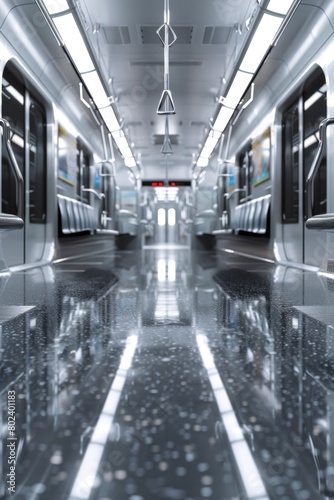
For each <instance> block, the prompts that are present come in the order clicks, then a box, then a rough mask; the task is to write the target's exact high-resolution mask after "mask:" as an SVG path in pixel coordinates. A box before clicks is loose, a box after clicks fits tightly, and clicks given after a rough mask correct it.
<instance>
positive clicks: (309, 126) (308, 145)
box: [303, 71, 327, 216]
mask: <svg viewBox="0 0 334 500" xmlns="http://www.w3.org/2000/svg"><path fill="white" fill-rule="evenodd" d="M319 72H320V71H319ZM303 101H304V106H303V109H304V137H303V139H304V142H303V146H304V183H305V181H306V178H307V175H308V173H309V171H310V168H311V166H312V163H313V160H314V158H315V155H316V152H317V149H318V145H319V125H320V122H321V121H322V120H324V119H325V118H326V116H327V93H326V82H325V77H324V74H323V73H322V71H321V73H320V74H317V75H316V77H313V78H312V79H311V80H310V81H309V82H307V84H306V89H305V92H304V95H303ZM305 201H306V200H305ZM326 212H327V161H326V151H325V152H324V155H323V158H322V162H321V165H320V168H319V170H318V173H317V175H316V177H315V181H314V200H313V207H312V214H308V215H309V216H311V215H319V214H324V213H326Z"/></svg>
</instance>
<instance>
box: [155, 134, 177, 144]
mask: <svg viewBox="0 0 334 500" xmlns="http://www.w3.org/2000/svg"><path fill="white" fill-rule="evenodd" d="M152 138H153V144H154V145H155V146H162V145H163V143H164V141H165V135H164V134H154V135H153V136H152ZM169 139H170V142H171V144H172V146H177V145H178V144H180V136H179V135H178V134H174V135H173V134H170V135H169Z"/></svg>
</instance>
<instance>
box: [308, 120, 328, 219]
mask: <svg viewBox="0 0 334 500" xmlns="http://www.w3.org/2000/svg"><path fill="white" fill-rule="evenodd" d="M333 124H334V118H325V119H324V120H322V122H321V123H320V125H319V146H318V151H317V153H316V155H315V157H314V160H313V163H312V165H311V168H310V171H309V173H308V176H307V178H306V182H305V190H306V196H307V198H306V203H307V205H306V216H307V218H310V217H312V208H313V202H314V181H315V177H316V175H317V173H318V170H319V167H320V165H321V160H322V158H323V154H324V149H326V146H327V137H326V131H327V127H328V126H329V125H333Z"/></svg>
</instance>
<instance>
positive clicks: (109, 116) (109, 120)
mask: <svg viewBox="0 0 334 500" xmlns="http://www.w3.org/2000/svg"><path fill="white" fill-rule="evenodd" d="M99 111H100V114H101V116H102V118H103V120H104V122H105V124H106V125H107V127H108V129H109V130H110V132H113V131H115V130H118V129H119V123H118V120H117V118H116V115H115V112H114V110H113V109H112V107H111V106H108V107H107V108H102V109H100V110H99Z"/></svg>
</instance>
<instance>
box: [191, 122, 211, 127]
mask: <svg viewBox="0 0 334 500" xmlns="http://www.w3.org/2000/svg"><path fill="white" fill-rule="evenodd" d="M190 125H191V126H192V127H204V126H205V125H207V122H191V123H190Z"/></svg>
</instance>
